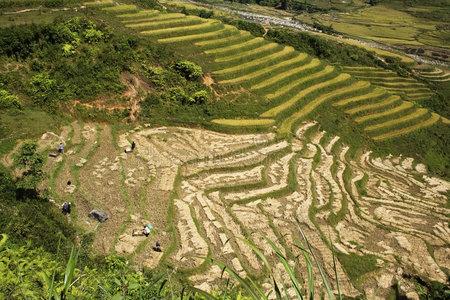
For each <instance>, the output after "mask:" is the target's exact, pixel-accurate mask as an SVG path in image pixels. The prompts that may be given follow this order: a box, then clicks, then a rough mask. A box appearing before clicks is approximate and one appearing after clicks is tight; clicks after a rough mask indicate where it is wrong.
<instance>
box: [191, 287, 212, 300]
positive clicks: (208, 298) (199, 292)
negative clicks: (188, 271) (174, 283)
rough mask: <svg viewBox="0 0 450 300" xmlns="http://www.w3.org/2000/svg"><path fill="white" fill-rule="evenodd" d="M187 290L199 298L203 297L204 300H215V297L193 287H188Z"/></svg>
mask: <svg viewBox="0 0 450 300" xmlns="http://www.w3.org/2000/svg"><path fill="white" fill-rule="evenodd" d="M189 290H191V291H192V292H194V293H196V294H199V295H200V296H203V297H205V299H207V300H217V298H216V297H214V296H213V295H211V294H210V293H207V292H205V291H202V290H200V289H198V288H195V287H193V286H192V287H189Z"/></svg>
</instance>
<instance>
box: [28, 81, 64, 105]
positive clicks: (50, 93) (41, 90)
mask: <svg viewBox="0 0 450 300" xmlns="http://www.w3.org/2000/svg"><path fill="white" fill-rule="evenodd" d="M29 93H30V96H31V98H32V99H33V101H34V103H35V104H37V105H39V106H41V107H42V108H47V109H54V108H55V106H56V98H57V94H58V89H57V84H56V80H55V79H52V78H50V75H49V74H48V73H39V74H37V75H35V76H33V78H31V81H30V84H29Z"/></svg>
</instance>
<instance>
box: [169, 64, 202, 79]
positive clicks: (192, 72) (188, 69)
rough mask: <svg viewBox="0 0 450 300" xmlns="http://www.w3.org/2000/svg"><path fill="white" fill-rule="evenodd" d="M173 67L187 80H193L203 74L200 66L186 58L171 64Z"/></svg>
mask: <svg viewBox="0 0 450 300" xmlns="http://www.w3.org/2000/svg"><path fill="white" fill-rule="evenodd" d="M173 69H174V70H175V72H177V73H178V74H180V75H181V76H183V77H184V78H186V79H188V80H195V79H197V78H199V77H200V76H202V74H203V71H202V68H201V67H200V66H198V65H196V64H194V63H193V62H190V61H187V60H183V61H179V62H177V63H176V64H175V65H173Z"/></svg>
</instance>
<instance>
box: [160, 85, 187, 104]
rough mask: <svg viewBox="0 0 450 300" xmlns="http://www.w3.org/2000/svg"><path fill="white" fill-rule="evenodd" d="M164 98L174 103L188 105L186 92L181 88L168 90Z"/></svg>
mask: <svg viewBox="0 0 450 300" xmlns="http://www.w3.org/2000/svg"><path fill="white" fill-rule="evenodd" d="M164 98H166V99H167V100H168V101H170V102H173V103H179V104H186V103H188V100H189V99H188V97H187V96H186V93H185V92H184V90H183V89H182V88H180V87H174V88H170V89H169V90H167V92H166V93H165V94H164Z"/></svg>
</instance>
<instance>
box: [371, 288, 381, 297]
mask: <svg viewBox="0 0 450 300" xmlns="http://www.w3.org/2000/svg"><path fill="white" fill-rule="evenodd" d="M379 289H380V286H378V287H377V289H376V290H375V293H373V295H372V297H371V298H370V300H373V299H375V297H376V295H377V293H378V290H379Z"/></svg>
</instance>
